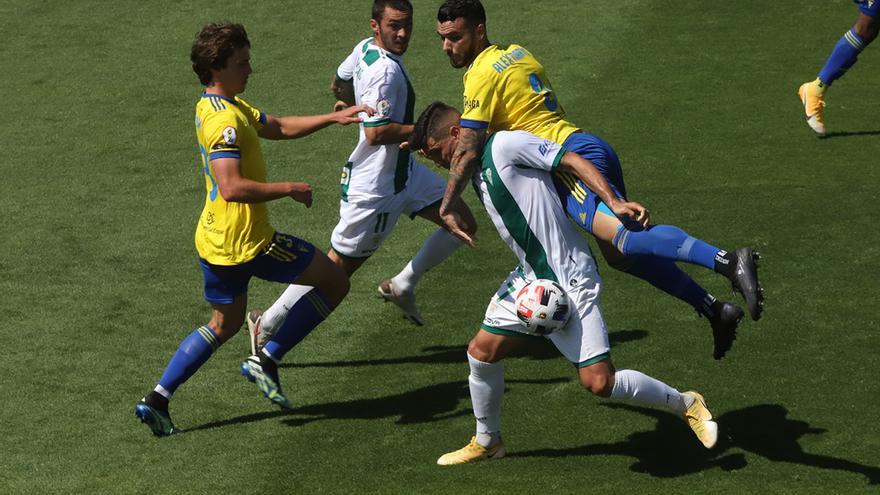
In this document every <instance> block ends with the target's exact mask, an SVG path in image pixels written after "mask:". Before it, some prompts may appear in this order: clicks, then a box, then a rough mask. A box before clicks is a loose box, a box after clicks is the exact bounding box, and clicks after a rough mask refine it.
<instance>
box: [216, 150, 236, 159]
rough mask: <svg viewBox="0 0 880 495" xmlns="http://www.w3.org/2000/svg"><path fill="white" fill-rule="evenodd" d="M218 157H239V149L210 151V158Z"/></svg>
mask: <svg viewBox="0 0 880 495" xmlns="http://www.w3.org/2000/svg"><path fill="white" fill-rule="evenodd" d="M218 158H239V159H240V158H241V152H240V151H212V152H211V160H216V159H218Z"/></svg>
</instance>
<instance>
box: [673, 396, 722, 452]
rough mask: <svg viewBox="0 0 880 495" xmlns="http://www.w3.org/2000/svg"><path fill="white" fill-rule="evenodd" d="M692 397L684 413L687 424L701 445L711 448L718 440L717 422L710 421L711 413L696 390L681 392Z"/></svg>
mask: <svg viewBox="0 0 880 495" xmlns="http://www.w3.org/2000/svg"><path fill="white" fill-rule="evenodd" d="M681 395H686V396H688V397H691V398H692V399H693V404H691V406H690V407H688V409H687V411H685V413H684V419H685V421H687V423H688V426H690V427H691V429H692V430H694V433H696V435H697V438H699V439H700V442H701V443H702V444H703V447H706V448H707V449H711V448H712V447H714V446H715V442H717V441H718V423H716V422H714V421H712V413H710V412H709V408H707V407H706V400H705V399H703V396H702V395H700V394H698V393H696V392H682V394H681Z"/></svg>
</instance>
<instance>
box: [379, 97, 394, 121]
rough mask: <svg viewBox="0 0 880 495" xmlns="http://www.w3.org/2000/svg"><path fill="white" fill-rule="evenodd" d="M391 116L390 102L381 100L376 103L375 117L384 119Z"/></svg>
mask: <svg viewBox="0 0 880 495" xmlns="http://www.w3.org/2000/svg"><path fill="white" fill-rule="evenodd" d="M389 115H391V102H390V101H388V100H381V101H379V102H378V103H376V116H377V117H379V118H385V117H387V116H389Z"/></svg>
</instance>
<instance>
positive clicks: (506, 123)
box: [437, 0, 764, 359]
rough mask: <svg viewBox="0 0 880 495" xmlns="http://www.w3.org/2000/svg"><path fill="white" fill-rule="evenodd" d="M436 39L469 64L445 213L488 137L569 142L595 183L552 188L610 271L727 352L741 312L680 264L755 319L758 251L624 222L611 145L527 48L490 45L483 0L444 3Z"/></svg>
mask: <svg viewBox="0 0 880 495" xmlns="http://www.w3.org/2000/svg"><path fill="white" fill-rule="evenodd" d="M437 33H438V34H439V35H440V38H441V40H442V48H443V51H444V52H445V53H446V55H447V56H448V57H449V60H450V63H451V64H452V66H453V67H455V68H465V67H466V68H467V71H466V72H465V74H464V101H463V109H464V110H463V115H462V120H461V127H462V136H461V139H460V141H459V148H458V149H456V151H455V155H454V156H453V157H452V167H451V169H450V174H449V185H448V187H447V190H446V195H445V196H444V207H441V210H440V211H441V213H442V214H445V213H446V211H447V210H446V209H445V205H446V203H447V202H451V201H454V200H456V199H457V198H458V197H459V196H460V194H461V191H462V190H463V188H464V186H465V185H466V183H467V181H468V180H469V177H471V176H472V175H473V173H474V172H475V171H476V170H477V169H478V168H479V157H480V156H482V155H481V146H482V145H483V143H484V142H485V136H486V135H487V134H490V133H493V132H496V131H500V130H524V131H528V132H531V133H533V134H536V135H538V136H540V137H542V138H545V139H548V140H550V141H553V142H555V143H557V144H560V145H564V146H565V147H566V149H568V150H569V151H572V152H575V153H577V154H579V155H580V156H582V157H583V158H585V159H586V160H587V161H589V162H590V164H591V167H592V168H594V169H595V170H596V171H597V172H598V173H595V174H590V176H589V179H590V182H586V181H584V180H580V179H578V178H577V177H573V176H571V175H570V174H564V173H556V174H554V181H555V185H556V192H557V194H559V196H560V199H561V201H562V204H563V206H564V207H565V209H566V212H567V213H568V215H569V217H570V218H571V219H572V220H574V222H575V223H577V224H578V226H580V227H581V228H582V229H584V230H585V231H587V232H589V233H590V234H592V235H593V236H594V237H595V238H596V240H597V241H598V245H599V248H600V249H601V251H602V255H603V256H604V257H605V259H606V260H607V261H608V264H609V265H610V266H611V267H612V268H615V269H618V270H621V271H623V272H625V273H628V274H630V275H633V276H636V277H638V278H641V279H643V280H645V281H647V282H648V283H650V284H651V285H653V286H655V287H657V288H659V289H661V290H663V291H664V292H666V293H668V294H670V295H673V296H675V297H677V298H679V299H681V300H682V301H684V302H686V303H688V304H689V305H691V306H692V307H693V308H694V309H695V310H696V311H697V313H698V314H700V315H702V316H705V317H706V318H707V319H708V320H709V322H710V324H711V327H712V331H713V336H714V344H715V345H714V352H713V354H714V356H715V358H716V359H719V358H721V357H722V356H724V354H725V353H726V352H727V351H728V350H729V349H730V347H731V346H732V343H733V340H734V339H735V338H736V328H737V325H738V324H739V321H740V319H741V318H742V316H743V312H742V310H741V309H739V308H738V307H737V306H736V305H734V304H730V303H726V302H723V301H719V300H717V299H716V298H715V297H713V296H712V295H711V294H709V293H708V291H706V290H705V289H704V288H702V287H700V285H699V284H697V283H696V282H695V281H694V280H693V279H692V278H691V277H690V276H688V275H687V273H685V272H684V271H682V270H681V269H680V268H679V267H678V266H677V265H676V263H675V262H676V261H684V262H688V263H693V264H696V265H699V266H702V267H704V268H707V269H709V270H712V271H714V272H716V273H719V274H721V275H723V276H724V277H726V278H727V279H728V280H730V282H731V283H732V284H733V287H734V288H735V289H736V290H738V291H739V292H741V293H742V295H743V297H744V298H745V300H746V304H747V306H748V311H749V313H750V315H751V317H752V319H754V320H757V319H758V318H760V316H761V312H762V311H763V299H764V297H763V291H762V290H761V287H760V286H759V285H758V277H757V264H756V260H757V255H756V253H754V252H753V251H752V249H750V248H740V249H737V250H736V251H727V250H722V249H719V248H718V247H716V246H713V245H711V244H709V243H707V242H705V241H703V240H701V239H698V238H696V237H693V236H691V235H689V234H688V233H687V232H685V231H683V230H682V229H680V228H678V227H675V226H672V225H654V226H650V227H647V225H646V222H644V221H641V222H631V221H628V220H627V219H626V213H625V212H622V211H619V210H618V206H617V204H618V203H619V202H621V201H622V200H625V198H626V186H625V184H624V181H623V169H622V168H621V166H620V161H619V160H618V157H617V154H616V153H615V152H614V149H613V148H612V147H611V146H610V145H609V144H608V143H607V142H605V141H604V140H602V139H601V138H599V137H598V136H594V135H592V134H588V133H586V132H583V131H582V130H581V129H580V128H578V127H577V126H575V125H574V124H573V123H571V122H569V121H568V120H566V119H565V111H564V109H563V107H562V105H561V104H560V102H559V101H558V99H557V98H556V94H555V92H554V91H553V87H552V86H551V84H550V81H549V79H548V78H547V75H546V74H545V71H544V67H543V65H541V64H540V62H538V60H537V59H536V58H535V57H534V56H533V55H532V54H531V53H530V52H529V51H528V50H526V49H525V48H523V47H522V46H519V45H515V44H510V45H506V46H501V45H495V44H492V43H490V41H489V39H488V35H487V32H486V12H485V10H484V9H483V6H482V4H481V3H480V2H479V0H447V1H446V2H444V3H443V5H442V6H441V7H440V9H439V10H438V12H437ZM448 218H450V217H448ZM639 220H642V219H641V218H640V219H639ZM452 228H453V229H454V227H452Z"/></svg>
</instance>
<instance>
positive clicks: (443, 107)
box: [407, 101, 458, 151]
mask: <svg viewBox="0 0 880 495" xmlns="http://www.w3.org/2000/svg"><path fill="white" fill-rule="evenodd" d="M450 112H458V110H456V109H455V108H453V107H451V106H449V105H447V104H446V103H443V102H442V101H435V102H433V103H431V104H430V105H428V107H427V108H425V109H424V110H423V111H422V113H421V115H419V119H418V120H416V124H415V125H414V126H413V127H414V129H413V132H412V134H410V135H409V139H408V140H407V141H408V142H409V149H411V150H412V151H419V150H423V149H425V148H427V147H428V138H429V137H432V138H434V139H441V138H443V136H441V135H440V134H441V131H442V130H443V127H441V126H440V124H442V123H443V121H444V117H446V116H447V115H449V113H450Z"/></svg>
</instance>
